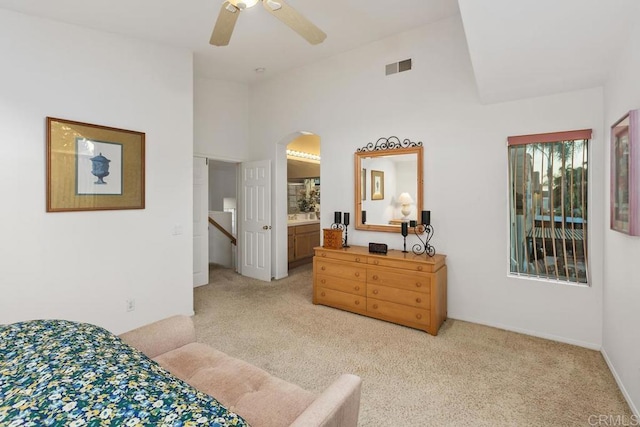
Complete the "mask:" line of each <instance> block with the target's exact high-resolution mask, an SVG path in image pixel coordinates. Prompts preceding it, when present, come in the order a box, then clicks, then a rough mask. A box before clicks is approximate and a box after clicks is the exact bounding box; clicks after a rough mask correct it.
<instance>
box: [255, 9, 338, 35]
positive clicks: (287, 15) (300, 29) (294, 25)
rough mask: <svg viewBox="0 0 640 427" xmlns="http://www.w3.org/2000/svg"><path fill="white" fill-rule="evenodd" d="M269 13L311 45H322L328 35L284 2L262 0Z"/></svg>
mask: <svg viewBox="0 0 640 427" xmlns="http://www.w3.org/2000/svg"><path fill="white" fill-rule="evenodd" d="M262 5H263V6H264V8H265V9H267V11H268V12H269V13H270V14H272V15H273V16H275V17H276V18H278V19H279V20H280V21H282V22H284V23H285V24H286V25H287V26H289V27H290V28H291V29H292V30H293V31H295V32H296V33H298V34H300V35H301V36H302V37H304V38H305V39H306V40H307V41H308V42H309V43H311V44H318V43H322V42H323V41H324V39H326V38H327V35H326V34H325V33H324V32H323V31H322V30H321V29H320V28H318V27H316V26H315V25H314V24H313V23H312V22H311V21H309V20H308V19H307V18H305V17H304V16H302V15H301V14H300V13H298V12H297V11H296V10H295V9H294V8H292V7H291V6H289V5H288V4H286V3H285V2H284V1H283V0H262Z"/></svg>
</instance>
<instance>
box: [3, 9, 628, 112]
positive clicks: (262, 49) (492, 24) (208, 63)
mask: <svg viewBox="0 0 640 427" xmlns="http://www.w3.org/2000/svg"><path fill="white" fill-rule="evenodd" d="M287 2H288V4H289V5H290V6H292V7H294V8H295V9H296V10H298V11H299V12H300V13H301V14H303V15H304V16H306V17H307V18H308V19H309V20H311V21H312V22H314V23H315V24H316V25H317V26H318V27H320V28H321V29H322V30H323V31H324V32H325V33H327V35H328V36H327V39H326V40H325V41H324V42H323V43H321V44H319V45H315V46H312V45H310V44H308V43H307V42H306V41H305V40H304V39H303V38H301V37H300V36H298V35H297V34H296V33H294V32H293V31H292V30H291V29H289V28H287V27H286V26H285V25H284V24H282V23H281V22H280V21H278V20H277V19H275V18H274V17H273V16H271V15H270V14H269V13H267V12H266V11H265V10H263V8H262V7H260V5H257V6H256V7H253V8H251V9H247V10H245V11H243V12H242V13H241V16H240V18H239V19H238V23H237V24H236V27H235V31H234V34H233V36H232V38H231V42H230V44H229V46H226V47H214V46H211V45H209V43H208V42H209V37H210V35H211V30H212V28H213V24H214V22H215V20H216V17H217V15H218V12H219V10H220V6H221V4H222V1H221V0H190V1H186V2H178V1H174V0H135V1H131V0H110V1H108V2H91V1H86V0H56V1H46V0H0V8H4V9H9V10H14V11H17V12H22V13H26V14H30V15H34V16H38V17H42V18H45V19H53V20H57V21H62V22H66V23H70V24H74V25H79V26H85V27H90V28H94V29H98V30H102V31H107V32H112V33H118V34H123V35H127V36H132V37H137V38H141V39H146V40H151V41H154V42H157V43H162V44H165V45H171V46H175V47H179V48H186V49H189V50H191V51H193V52H194V67H195V73H196V75H197V76H201V77H209V78H214V79H221V80H230V81H236V82H244V83H248V84H251V83H254V82H257V81H260V80H261V79H264V78H269V77H270V76H274V75H277V74H278V73H281V72H284V71H287V70H290V69H293V68H296V67H300V66H303V65H307V64H312V63H314V62H316V61H319V60H321V59H323V58H327V57H330V56H332V55H336V54H338V53H342V52H346V51H349V50H351V49H354V48H357V47H359V46H362V45H365V44H368V43H371V42H373V41H375V40H379V39H382V38H385V37H388V36H390V35H393V34H397V33H400V32H403V31H406V30H409V29H412V28H416V27H419V26H422V25H426V24H429V23H431V22H435V21H438V20H440V19H444V18H448V17H452V16H455V15H457V14H460V15H461V17H462V22H463V24H464V29H465V33H466V37H467V43H468V46H469V53H470V56H471V60H472V64H473V68H474V73H475V76H476V81H477V85H478V92H479V94H480V97H481V99H482V100H483V102H499V101H505V100H511V99H518V98H524V97H530V96H538V95H545V94H550V93H556V92H564V91H570V90H575V89H582V88H587V87H594V86H599V85H602V84H603V82H604V80H605V78H606V75H607V73H608V71H609V69H610V67H611V63H612V60H613V58H614V57H615V55H616V53H617V51H618V49H619V48H620V46H622V45H623V44H624V43H625V40H626V39H627V37H628V31H629V28H630V26H631V25H632V21H631V19H632V17H633V16H634V14H632V13H629V12H630V11H631V10H635V11H637V10H638V9H637V8H638V7H639V6H638V3H640V2H638V1H636V0H606V1H605V0H517V1H514V0H487V1H478V0H458V1H456V0H403V1H402V2H389V1H381V0H373V1H372V0H341V1H339V2H338V1H317V0H287ZM458 3H459V5H458ZM634 8H635V9H634ZM635 16H637V13H636V14H635ZM257 68H264V69H265V71H264V72H263V73H256V71H255V70H256V69H257Z"/></svg>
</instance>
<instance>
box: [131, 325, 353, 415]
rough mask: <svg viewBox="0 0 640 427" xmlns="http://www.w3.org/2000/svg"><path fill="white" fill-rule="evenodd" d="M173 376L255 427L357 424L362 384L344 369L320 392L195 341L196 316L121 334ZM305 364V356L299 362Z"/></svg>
mask: <svg viewBox="0 0 640 427" xmlns="http://www.w3.org/2000/svg"><path fill="white" fill-rule="evenodd" d="M120 338H122V340H123V341H125V342H126V343H127V344H129V345H131V346H133V347H135V348H137V349H138V350H140V351H142V352H143V353H145V354H146V355H147V356H148V357H150V358H152V359H153V360H155V361H156V362H158V363H159V364H160V365H161V366H162V367H164V368H165V369H167V370H168V371H169V372H171V373H172V374H173V375H175V376H177V377H178V378H180V379H182V380H183V381H186V382H187V383H189V384H190V385H192V386H193V387H195V388H197V389H198V390H200V391H203V392H205V393H207V394H209V395H211V396H213V397H215V398H216V399H218V401H220V403H222V404H223V405H225V406H226V407H227V408H228V409H229V410H231V411H233V412H235V413H236V414H238V415H240V416H242V417H243V418H244V419H245V420H246V421H247V422H248V423H249V424H250V425H251V426H252V427H284V426H295V427H315V426H327V427H334V426H335V427H338V426H340V427H343V426H344V427H355V426H356V425H357V424H358V412H359V409H360V385H361V382H362V380H361V379H360V377H358V376H355V375H349V374H343V375H342V376H340V377H339V378H338V379H337V380H336V381H335V382H334V383H333V384H331V385H330V386H329V387H328V388H327V389H325V390H324V391H323V392H322V393H321V394H320V395H315V394H313V393H311V392H309V391H307V390H304V389H302V388H300V387H298V386H297V385H294V384H291V383H289V382H286V381H284V380H282V379H279V378H276V377H274V376H272V375H270V374H268V373H267V372H265V371H263V370H262V369H259V368H257V367H256V366H253V365H251V364H249V363H247V362H244V361H242V360H239V359H235V358H233V357H230V356H228V355H226V354H224V353H222V352H220V351H217V350H215V349H213V348H212V347H210V346H208V345H205V344H201V343H198V342H196V334H195V328H194V326H193V321H192V320H191V318H190V317H187V316H174V317H170V318H168V319H164V320H160V321H158V322H155V323H152V324H150V325H146V326H143V327H141V328H138V329H134V330H133V331H130V332H127V333H125V334H122V335H120ZM301 363H304V361H301Z"/></svg>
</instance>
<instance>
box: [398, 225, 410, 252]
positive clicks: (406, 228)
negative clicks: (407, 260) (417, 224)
mask: <svg viewBox="0 0 640 427" xmlns="http://www.w3.org/2000/svg"><path fill="white" fill-rule="evenodd" d="M400 231H401V232H402V238H403V239H404V242H403V245H402V248H403V249H402V252H403V253H405V254H406V253H407V234H409V224H407V223H406V222H403V223H402V224H400Z"/></svg>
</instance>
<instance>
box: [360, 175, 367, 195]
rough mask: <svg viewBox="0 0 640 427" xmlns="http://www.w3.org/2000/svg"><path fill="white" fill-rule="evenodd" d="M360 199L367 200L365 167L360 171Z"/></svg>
mask: <svg viewBox="0 0 640 427" xmlns="http://www.w3.org/2000/svg"><path fill="white" fill-rule="evenodd" d="M360 199H361V200H367V170H366V169H365V168H362V170H361V171H360Z"/></svg>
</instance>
